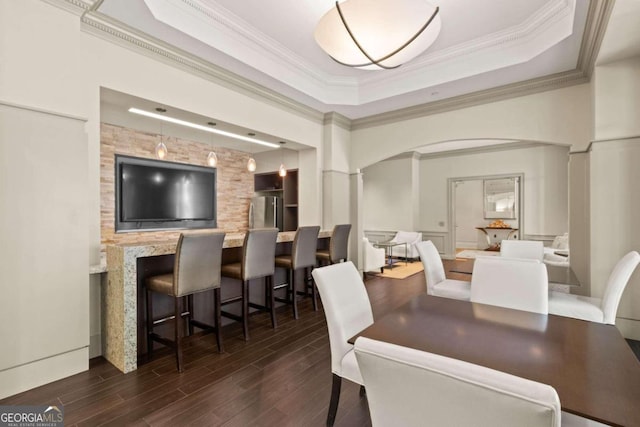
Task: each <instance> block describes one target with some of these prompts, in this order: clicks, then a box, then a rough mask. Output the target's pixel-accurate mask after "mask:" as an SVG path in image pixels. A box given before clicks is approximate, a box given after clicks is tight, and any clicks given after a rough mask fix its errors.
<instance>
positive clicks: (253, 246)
mask: <svg viewBox="0 0 640 427" xmlns="http://www.w3.org/2000/svg"><path fill="white" fill-rule="evenodd" d="M277 240H278V229H277V228H254V229H251V230H249V231H248V232H247V234H246V235H245V236H244V245H243V247H242V280H251V279H255V278H258V277H265V276H272V275H273V273H274V272H275V269H276V266H275V263H274V261H273V260H274V259H275V257H276V242H277Z"/></svg>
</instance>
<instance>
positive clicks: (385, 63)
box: [315, 0, 441, 70]
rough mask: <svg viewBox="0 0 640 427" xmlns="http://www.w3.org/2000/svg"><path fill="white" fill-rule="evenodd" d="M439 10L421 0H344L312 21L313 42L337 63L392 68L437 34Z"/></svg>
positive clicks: (422, 50) (414, 55)
mask: <svg viewBox="0 0 640 427" xmlns="http://www.w3.org/2000/svg"><path fill="white" fill-rule="evenodd" d="M439 10H440V8H438V7H435V6H432V5H431V4H429V3H427V2H426V1H424V0H345V1H344V2H342V3H339V2H337V1H336V6H335V8H332V9H331V10H330V11H329V12H327V13H326V14H325V15H324V16H323V17H322V18H321V19H320V21H319V22H318V26H317V27H316V31H315V39H316V42H317V43H318V44H319V45H320V47H321V48H322V49H323V50H324V51H325V52H326V53H327V54H329V56H330V57H331V58H332V59H333V60H335V61H336V62H338V63H339V64H342V65H347V66H349V67H355V68H362V69H365V70H380V69H392V68H397V67H399V66H400V65H402V64H404V63H406V62H408V61H410V60H411V59H413V58H415V57H416V56H418V55H419V54H421V53H422V52H424V51H425V50H426V49H427V48H429V46H431V45H432V44H433V42H434V41H435V40H436V38H437V37H438V34H440V28H441V21H440V15H439V13H438V12H439Z"/></svg>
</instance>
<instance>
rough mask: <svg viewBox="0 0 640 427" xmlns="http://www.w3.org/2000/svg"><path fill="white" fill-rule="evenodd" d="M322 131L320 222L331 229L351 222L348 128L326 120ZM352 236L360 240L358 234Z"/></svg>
mask: <svg viewBox="0 0 640 427" xmlns="http://www.w3.org/2000/svg"><path fill="white" fill-rule="evenodd" d="M323 131H324V134H323V144H322V147H323V160H324V163H323V171H322V173H323V174H322V194H323V203H322V205H323V211H322V221H323V223H322V226H323V228H324V229H331V228H333V226H334V225H336V224H345V223H350V222H351V209H350V201H351V191H350V188H351V183H350V179H349V161H350V150H351V132H350V131H349V130H347V129H345V128H344V127H342V126H340V125H339V124H338V123H335V122H330V123H326V124H325V125H324V129H323ZM352 237H353V236H352ZM355 237H356V238H357V239H358V240H359V237H361V236H355Z"/></svg>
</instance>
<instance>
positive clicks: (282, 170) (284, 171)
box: [278, 141, 287, 178]
mask: <svg viewBox="0 0 640 427" xmlns="http://www.w3.org/2000/svg"><path fill="white" fill-rule="evenodd" d="M284 144H286V142H284V141H280V150H281V154H282V156H281V160H282V162H281V163H280V168H279V169H278V175H280V176H281V177H283V178H284V177H285V176H287V169H286V168H285V167H284V148H282V147H283V146H284Z"/></svg>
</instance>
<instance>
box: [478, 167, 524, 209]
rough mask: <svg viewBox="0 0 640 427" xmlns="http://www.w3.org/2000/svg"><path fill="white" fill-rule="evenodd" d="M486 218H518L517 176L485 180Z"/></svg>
mask: <svg viewBox="0 0 640 427" xmlns="http://www.w3.org/2000/svg"><path fill="white" fill-rule="evenodd" d="M483 189H484V217H485V219H516V215H517V209H518V204H519V201H518V197H519V194H518V180H517V179H516V178H515V177H510V178H494V179H485V180H483Z"/></svg>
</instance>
